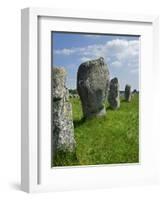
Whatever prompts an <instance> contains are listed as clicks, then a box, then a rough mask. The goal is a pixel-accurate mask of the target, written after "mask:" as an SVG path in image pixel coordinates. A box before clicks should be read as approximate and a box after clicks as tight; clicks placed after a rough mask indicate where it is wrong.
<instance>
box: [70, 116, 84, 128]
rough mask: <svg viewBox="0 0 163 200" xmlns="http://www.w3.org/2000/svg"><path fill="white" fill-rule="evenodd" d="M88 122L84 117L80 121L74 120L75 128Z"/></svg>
mask: <svg viewBox="0 0 163 200" xmlns="http://www.w3.org/2000/svg"><path fill="white" fill-rule="evenodd" d="M85 121H86V119H85V118H84V117H83V118H81V119H80V120H74V121H73V123H74V128H76V127H79V126H81V125H82V124H83V123H84V122H85Z"/></svg>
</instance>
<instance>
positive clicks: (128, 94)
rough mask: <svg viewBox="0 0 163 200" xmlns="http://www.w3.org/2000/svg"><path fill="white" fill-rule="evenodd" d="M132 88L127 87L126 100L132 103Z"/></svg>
mask: <svg viewBox="0 0 163 200" xmlns="http://www.w3.org/2000/svg"><path fill="white" fill-rule="evenodd" d="M131 95H132V93H131V86H130V85H126V87H125V100H126V101H128V102H130V101H131Z"/></svg>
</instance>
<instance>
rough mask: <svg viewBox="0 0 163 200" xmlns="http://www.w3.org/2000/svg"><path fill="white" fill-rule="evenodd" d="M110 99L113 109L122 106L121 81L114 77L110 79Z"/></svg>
mask: <svg viewBox="0 0 163 200" xmlns="http://www.w3.org/2000/svg"><path fill="white" fill-rule="evenodd" d="M108 101H109V104H110V107H111V108H112V109H118V108H119V107H120V94H119V83H118V79H117V78H113V79H112V80H111V81H110V88H109V95H108Z"/></svg>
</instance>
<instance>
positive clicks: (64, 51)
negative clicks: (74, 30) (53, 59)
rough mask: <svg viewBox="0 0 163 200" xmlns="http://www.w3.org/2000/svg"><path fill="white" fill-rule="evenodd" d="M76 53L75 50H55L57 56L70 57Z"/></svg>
mask: <svg viewBox="0 0 163 200" xmlns="http://www.w3.org/2000/svg"><path fill="white" fill-rule="evenodd" d="M73 53H75V50H74V49H61V50H55V54H63V55H67V56H68V55H70V54H73Z"/></svg>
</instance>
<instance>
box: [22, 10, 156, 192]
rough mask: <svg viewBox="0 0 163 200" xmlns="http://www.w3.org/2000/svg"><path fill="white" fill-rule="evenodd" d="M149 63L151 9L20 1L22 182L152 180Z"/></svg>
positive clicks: (86, 184)
mask: <svg viewBox="0 0 163 200" xmlns="http://www.w3.org/2000/svg"><path fill="white" fill-rule="evenodd" d="M157 68H158V17H157V16H134V15H132V16H130V15H119V14H111V13H104V12H102V13H101V12H99V13H97V12H96V13H93V12H84V13H83V12H80V11H71V12H70V11H65V10H62V11H61V10H53V9H44V8H41V9H40V8H26V9H23V10H22V150H21V153H22V154H21V159H22V160H21V163H22V174H21V177H22V183H21V184H22V190H24V191H26V192H37V191H59V190H71V189H88V188H90V189H92V188H107V187H113V186H123V185H143V184H154V183H157V182H158V132H159V131H157V129H158V127H157V116H156V112H155V109H154V107H153V106H152V105H153V104H154V102H155V101H156V99H155V97H156V96H157V95H158V91H157V89H155V88H156V85H157ZM151 92H152V93H153V94H152V95H151Z"/></svg>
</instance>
